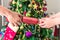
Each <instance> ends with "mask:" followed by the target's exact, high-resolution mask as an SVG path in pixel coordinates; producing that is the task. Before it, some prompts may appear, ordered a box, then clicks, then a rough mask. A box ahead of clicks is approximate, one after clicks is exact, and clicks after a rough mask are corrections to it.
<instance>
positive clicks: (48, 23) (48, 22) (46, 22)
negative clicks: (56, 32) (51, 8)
mask: <svg viewBox="0 0 60 40" xmlns="http://www.w3.org/2000/svg"><path fill="white" fill-rule="evenodd" d="M54 25H55V22H54V20H53V19H50V18H42V19H39V26H40V27H41V28H51V27H53V26H54Z"/></svg>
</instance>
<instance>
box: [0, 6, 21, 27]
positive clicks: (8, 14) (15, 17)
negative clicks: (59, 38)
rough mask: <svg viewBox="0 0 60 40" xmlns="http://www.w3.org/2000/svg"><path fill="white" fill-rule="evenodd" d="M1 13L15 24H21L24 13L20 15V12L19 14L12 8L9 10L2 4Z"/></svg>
mask: <svg viewBox="0 0 60 40" xmlns="http://www.w3.org/2000/svg"><path fill="white" fill-rule="evenodd" d="M0 15H3V16H5V17H7V19H8V20H9V22H10V23H12V24H13V25H14V26H18V25H20V22H21V19H22V15H20V14H18V13H16V12H12V11H11V10H9V9H7V8H5V7H3V6H0Z"/></svg>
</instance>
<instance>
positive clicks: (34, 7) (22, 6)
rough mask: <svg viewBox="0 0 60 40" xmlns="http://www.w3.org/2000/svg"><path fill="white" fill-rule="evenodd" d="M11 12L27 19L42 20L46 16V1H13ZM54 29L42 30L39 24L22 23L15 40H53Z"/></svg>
mask: <svg viewBox="0 0 60 40" xmlns="http://www.w3.org/2000/svg"><path fill="white" fill-rule="evenodd" d="M10 10H12V11H14V12H18V13H19V14H22V15H23V16H26V17H31V18H37V19H39V18H42V17H45V16H46V14H45V13H46V11H47V2H46V0H12V1H11V2H10ZM52 32H53V31H52V29H47V28H40V26H39V25H38V24H26V23H23V22H22V23H21V25H20V26H19V29H18V31H17V34H16V36H15V38H14V40H53V35H52Z"/></svg>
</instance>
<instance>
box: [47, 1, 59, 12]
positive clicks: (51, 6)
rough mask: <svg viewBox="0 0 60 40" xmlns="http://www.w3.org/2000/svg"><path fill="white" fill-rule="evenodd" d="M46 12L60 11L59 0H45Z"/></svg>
mask: <svg viewBox="0 0 60 40" xmlns="http://www.w3.org/2000/svg"><path fill="white" fill-rule="evenodd" d="M47 4H48V5H47V7H48V12H49V13H51V12H59V11H60V0H47Z"/></svg>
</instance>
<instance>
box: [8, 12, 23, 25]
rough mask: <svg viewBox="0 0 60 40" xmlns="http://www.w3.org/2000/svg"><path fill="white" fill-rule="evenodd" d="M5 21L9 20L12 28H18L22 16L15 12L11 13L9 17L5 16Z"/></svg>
mask: <svg viewBox="0 0 60 40" xmlns="http://www.w3.org/2000/svg"><path fill="white" fill-rule="evenodd" d="M7 19H8V20H9V22H10V23H12V24H13V26H18V25H20V22H22V20H21V19H22V15H20V14H18V13H16V12H11V14H10V15H8V16H7Z"/></svg>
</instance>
